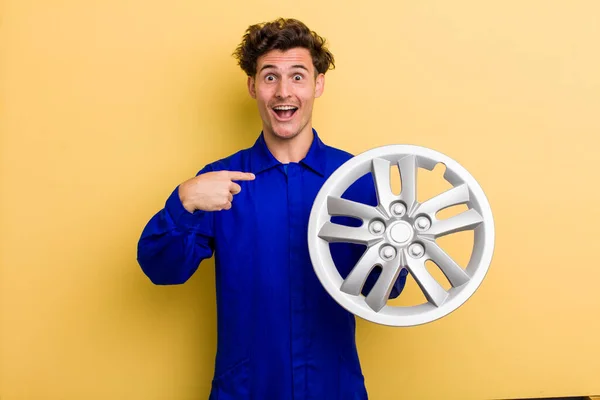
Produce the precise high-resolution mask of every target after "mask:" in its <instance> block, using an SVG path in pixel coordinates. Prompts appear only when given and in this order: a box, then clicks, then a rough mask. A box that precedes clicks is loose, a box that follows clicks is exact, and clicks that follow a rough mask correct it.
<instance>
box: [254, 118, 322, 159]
mask: <svg viewBox="0 0 600 400" xmlns="http://www.w3.org/2000/svg"><path fill="white" fill-rule="evenodd" d="M263 132H264V138H265V143H266V144H267V148H268V149H269V151H270V152H271V154H273V157H275V158H276V159H277V161H279V162H280V163H283V164H287V163H290V162H300V161H301V160H302V159H303V158H304V157H306V154H307V153H308V150H309V149H310V145H311V144H312V142H313V138H314V134H313V131H312V127H308V126H307V127H306V128H305V129H304V130H302V132H300V133H299V134H297V135H296V136H294V137H293V138H290V139H282V138H280V137H278V136H276V135H274V134H273V133H267V131H266V130H263Z"/></svg>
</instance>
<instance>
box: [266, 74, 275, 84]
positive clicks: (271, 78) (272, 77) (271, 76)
mask: <svg viewBox="0 0 600 400" xmlns="http://www.w3.org/2000/svg"><path fill="white" fill-rule="evenodd" d="M265 81H267V82H273V81H275V76H273V75H267V76H265Z"/></svg>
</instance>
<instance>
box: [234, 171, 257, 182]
mask: <svg viewBox="0 0 600 400" xmlns="http://www.w3.org/2000/svg"><path fill="white" fill-rule="evenodd" d="M228 176H229V179H231V180H232V181H251V180H254V178H255V176H254V174H253V173H251V172H241V171H229V174H228Z"/></svg>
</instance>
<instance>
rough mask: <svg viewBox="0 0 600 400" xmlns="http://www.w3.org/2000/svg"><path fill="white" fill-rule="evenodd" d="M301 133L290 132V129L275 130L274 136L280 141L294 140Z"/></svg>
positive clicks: (296, 131)
mask: <svg viewBox="0 0 600 400" xmlns="http://www.w3.org/2000/svg"><path fill="white" fill-rule="evenodd" d="M299 133H300V131H298V130H290V129H273V135H275V136H276V137H278V138H280V139H293V138H295V137H296V136H298V134H299Z"/></svg>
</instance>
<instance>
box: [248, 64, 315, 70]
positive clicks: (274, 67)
mask: <svg viewBox="0 0 600 400" xmlns="http://www.w3.org/2000/svg"><path fill="white" fill-rule="evenodd" d="M269 68H272V69H277V67H276V66H275V65H273V64H265V65H263V66H262V68H261V69H260V71H259V72H261V71H262V70H265V69H269ZM293 68H300V69H303V70H305V71H306V72H309V71H308V68H306V67H305V66H304V65H302V64H295V65H292V69H293Z"/></svg>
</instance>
